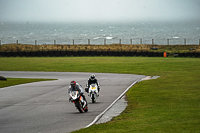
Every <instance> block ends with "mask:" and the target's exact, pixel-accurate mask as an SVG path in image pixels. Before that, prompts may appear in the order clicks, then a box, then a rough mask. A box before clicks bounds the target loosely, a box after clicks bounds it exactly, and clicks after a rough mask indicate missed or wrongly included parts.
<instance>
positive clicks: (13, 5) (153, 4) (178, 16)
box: [0, 0, 200, 22]
mask: <svg viewBox="0 0 200 133" xmlns="http://www.w3.org/2000/svg"><path fill="white" fill-rule="evenodd" d="M190 19H199V20H200V0H0V22H6V21H26V22H27V21H50V22H52V21H63V22H71V21H72V22H73V21H78V22H79V21H85V22H91V21H141V20H142V21H144V20H155V21H166V20H190Z"/></svg>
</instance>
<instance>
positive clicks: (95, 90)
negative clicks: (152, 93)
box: [88, 84, 99, 103]
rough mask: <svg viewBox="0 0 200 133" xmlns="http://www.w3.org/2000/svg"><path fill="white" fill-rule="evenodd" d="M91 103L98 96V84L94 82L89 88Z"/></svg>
mask: <svg viewBox="0 0 200 133" xmlns="http://www.w3.org/2000/svg"><path fill="white" fill-rule="evenodd" d="M88 96H90V98H91V100H92V103H95V102H96V100H97V98H98V97H99V91H98V86H97V85H96V84H91V85H90V88H89V95H88Z"/></svg>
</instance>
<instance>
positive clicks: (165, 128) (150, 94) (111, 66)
mask: <svg viewBox="0 0 200 133" xmlns="http://www.w3.org/2000/svg"><path fill="white" fill-rule="evenodd" d="M0 62H1V64H0V70H1V71H22V70H23V71H67V72H97V73H98V72H99V73H100V72H103V73H128V74H142V75H151V76H160V78H158V79H153V80H148V81H142V82H139V83H137V84H136V85H135V86H133V87H132V88H131V89H130V90H129V91H128V92H127V94H126V95H127V100H128V106H127V108H126V109H125V110H124V112H123V113H122V114H121V115H119V116H117V117H115V118H113V119H112V120H111V121H110V122H107V123H104V124H98V125H93V126H91V127H89V128H85V129H81V130H79V131H75V132H76V133H82V132H88V133H93V132H95V133H98V132H99V133H102V132H103V133H113V132H115V133H117V132H120V133H121V132H126V133H127V132H167V133H168V132H173V133H174V132H177V133H180V132H192V133H193V132H195V133H197V132H200V126H199V125H200V82H199V79H200V59H199V58H163V57H156V58H148V57H57V58H56V57H46V58H43V57H41V58H27V57H21V58H20V57H14V58H10V57H8V58H6V57H5V58H4V57H3V58H0Z"/></svg>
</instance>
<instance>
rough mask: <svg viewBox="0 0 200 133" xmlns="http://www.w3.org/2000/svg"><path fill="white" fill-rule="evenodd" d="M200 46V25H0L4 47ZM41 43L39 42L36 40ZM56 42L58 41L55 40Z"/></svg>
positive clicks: (136, 23) (198, 23) (149, 23)
mask: <svg viewBox="0 0 200 133" xmlns="http://www.w3.org/2000/svg"><path fill="white" fill-rule="evenodd" d="M152 39H153V43H154V44H158V45H159V44H164V45H166V44H168V43H169V44H185V39H186V43H187V44H199V39H200V22H199V21H187V22H127V23H125V22H123V23H122V22H121V23H120V22H118V23H117V22H113V23H111V22H107V23H77V22H76V23H58V22H57V23H56V22H53V23H50V22H6V23H5V22H0V40H1V44H8V43H16V42H17V40H18V43H21V44H38V45H40V44H54V43H56V44H88V43H90V44H114V43H122V44H140V43H142V44H152ZM35 40H37V41H35ZM54 40H55V41H54Z"/></svg>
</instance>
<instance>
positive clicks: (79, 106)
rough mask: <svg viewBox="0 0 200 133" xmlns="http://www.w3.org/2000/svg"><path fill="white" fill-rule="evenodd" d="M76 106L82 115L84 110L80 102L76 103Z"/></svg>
mask: <svg viewBox="0 0 200 133" xmlns="http://www.w3.org/2000/svg"><path fill="white" fill-rule="evenodd" d="M75 106H76V108H77V109H78V111H79V112H80V113H83V112H84V110H83V108H82V106H81V103H80V102H76V103H75Z"/></svg>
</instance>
